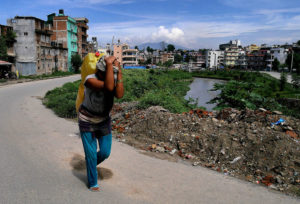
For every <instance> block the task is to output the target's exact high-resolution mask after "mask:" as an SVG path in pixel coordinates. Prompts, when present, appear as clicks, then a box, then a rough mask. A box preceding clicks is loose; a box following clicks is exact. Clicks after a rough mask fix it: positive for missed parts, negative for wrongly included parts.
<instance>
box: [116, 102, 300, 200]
mask: <svg viewBox="0 0 300 204" xmlns="http://www.w3.org/2000/svg"><path fill="white" fill-rule="evenodd" d="M112 118H113V123H112V124H113V126H112V128H113V130H115V133H116V134H115V135H116V137H117V138H119V140H120V141H123V142H126V143H128V144H131V145H134V146H137V147H140V148H142V149H144V150H147V151H151V152H160V153H162V154H168V155H172V156H173V157H181V158H183V159H185V160H187V161H191V163H192V164H193V165H195V166H196V165H202V166H206V167H208V168H212V169H214V170H216V171H219V172H222V173H224V174H226V175H231V176H235V177H238V178H241V179H246V180H248V181H250V182H254V183H257V184H259V183H262V184H264V185H266V186H269V187H270V188H272V189H276V190H280V191H284V192H289V191H295V189H296V191H295V192H294V193H296V194H297V193H299V192H300V175H299V173H300V144H299V135H300V125H299V124H300V120H298V119H295V118H292V117H288V116H283V115H281V113H280V112H270V111H267V110H265V109H259V110H256V111H253V110H248V109H246V110H243V111H239V110H236V109H224V110H222V111H220V112H208V111H205V110H192V111H190V112H188V113H183V114H173V113H170V112H169V111H167V110H165V109H163V108H162V107H159V106H153V107H150V108H148V109H147V110H138V109H137V108H136V103H123V104H118V105H115V107H114V109H113V115H112ZM291 189H292V190H291ZM297 191H298V192H297Z"/></svg>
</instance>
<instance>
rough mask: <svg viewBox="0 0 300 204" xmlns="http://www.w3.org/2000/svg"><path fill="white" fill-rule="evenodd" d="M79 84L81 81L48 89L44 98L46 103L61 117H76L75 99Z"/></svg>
mask: <svg viewBox="0 0 300 204" xmlns="http://www.w3.org/2000/svg"><path fill="white" fill-rule="evenodd" d="M79 84H80V81H76V82H72V83H71V82H69V83H66V84H64V85H63V86H62V87H59V88H55V89H53V90H51V91H48V92H47V93H46V95H45V98H44V100H43V103H44V105H46V107H48V108H50V109H52V110H53V111H54V112H55V113H56V114H57V115H58V116H60V117H65V118H75V117H76V110H75V101H76V97H77V91H78V87H79Z"/></svg>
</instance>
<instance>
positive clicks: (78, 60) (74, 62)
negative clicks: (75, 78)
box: [71, 53, 82, 73]
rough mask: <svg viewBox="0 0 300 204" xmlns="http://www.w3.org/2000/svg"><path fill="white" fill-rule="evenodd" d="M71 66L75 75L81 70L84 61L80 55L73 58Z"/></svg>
mask: <svg viewBox="0 0 300 204" xmlns="http://www.w3.org/2000/svg"><path fill="white" fill-rule="evenodd" d="M71 64H72V67H73V70H74V72H75V73H78V72H79V68H80V66H81V64H82V59H81V57H80V55H79V54H77V53H76V54H74V55H72V57H71Z"/></svg>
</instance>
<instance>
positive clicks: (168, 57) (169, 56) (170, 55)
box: [160, 52, 174, 63]
mask: <svg viewBox="0 0 300 204" xmlns="http://www.w3.org/2000/svg"><path fill="white" fill-rule="evenodd" d="M160 56H161V57H160V59H161V61H160V62H161V63H165V62H167V61H169V60H170V61H172V62H174V55H173V53H167V52H162V53H161V54H160Z"/></svg>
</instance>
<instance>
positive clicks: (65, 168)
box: [0, 76, 300, 204]
mask: <svg viewBox="0 0 300 204" xmlns="http://www.w3.org/2000/svg"><path fill="white" fill-rule="evenodd" d="M78 78H79V77H78V76H72V77H67V78H59V79H51V80H44V81H36V82H28V83H24V84H16V85H9V86H5V87H0V101H1V106H0V113H1V114H0V162H1V164H0V181H1V184H0V203H4V204H6V203H22V204H24V203H25V204H26V203H30V204H32V203H33V204H34V203H43V204H44V203H55V204H57V203H72V204H74V203H263V204H267V203H299V202H300V201H299V199H295V198H292V197H288V196H285V195H282V194H280V193H277V192H273V191H270V190H268V189H267V188H264V187H261V186H257V185H254V184H251V183H247V182H244V181H240V180H238V179H234V178H231V177H228V176H225V175H222V174H219V173H217V172H214V171H210V170H208V169H206V168H202V167H192V166H189V165H186V164H183V163H180V162H179V163H174V162H169V161H164V160H159V159H155V158H152V157H148V156H146V155H144V154H141V152H139V151H138V150H135V149H133V148H132V147H129V146H127V145H125V144H122V143H119V142H117V141H113V147H112V155H111V157H110V158H109V159H108V160H107V161H105V162H104V163H103V165H102V166H101V168H102V169H100V171H101V172H102V177H103V179H102V180H101V181H100V186H101V188H102V191H101V192H96V193H95V192H90V191H88V190H87V188H86V183H85V181H86V177H85V172H84V171H82V170H80V169H81V168H82V165H81V164H82V159H83V156H82V155H83V150H82V144H81V140H80V139H79V138H78V136H77V134H78V128H77V125H76V124H75V123H74V122H72V121H69V120H65V119H62V118H58V117H56V116H55V115H54V114H53V113H52V112H51V110H49V109H45V108H44V107H43V105H42V103H41V100H40V99H39V97H41V96H44V94H45V92H46V91H47V90H49V89H53V88H54V87H57V86H60V85H62V84H63V83H65V82H66V81H73V80H75V79H78Z"/></svg>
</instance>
